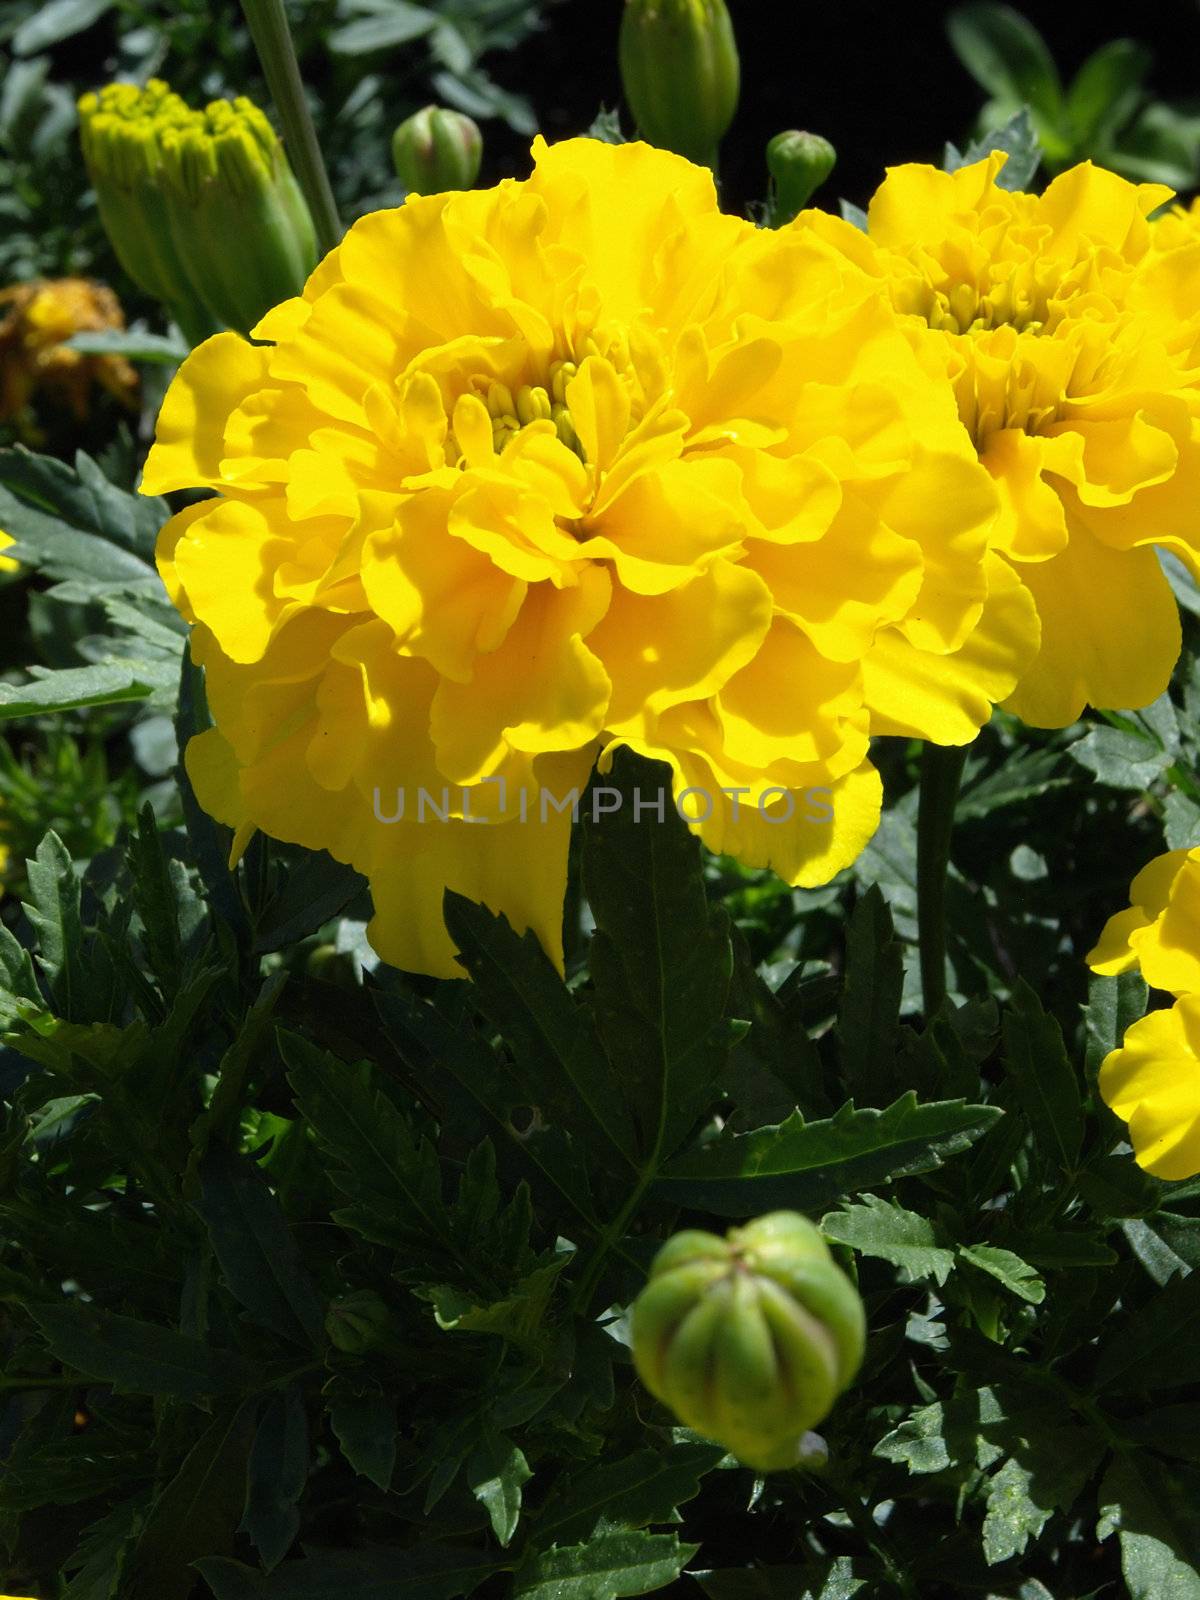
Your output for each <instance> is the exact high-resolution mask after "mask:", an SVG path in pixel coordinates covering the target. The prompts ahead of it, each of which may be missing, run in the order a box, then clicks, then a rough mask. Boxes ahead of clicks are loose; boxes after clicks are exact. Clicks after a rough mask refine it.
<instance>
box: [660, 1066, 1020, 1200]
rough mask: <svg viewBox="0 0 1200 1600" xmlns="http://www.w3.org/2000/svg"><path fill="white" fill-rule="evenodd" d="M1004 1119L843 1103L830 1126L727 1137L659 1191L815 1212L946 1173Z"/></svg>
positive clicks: (961, 1110) (678, 1164) (794, 1120)
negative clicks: (920, 1176) (923, 1175)
mask: <svg viewBox="0 0 1200 1600" xmlns="http://www.w3.org/2000/svg"><path fill="white" fill-rule="evenodd" d="M1001 1115H1002V1113H1001V1112H1000V1111H999V1109H998V1108H996V1107H994V1106H972V1105H967V1104H966V1103H965V1102H964V1101H962V1100H943V1101H936V1102H934V1103H932V1104H929V1105H918V1104H917V1098H916V1095H914V1094H912V1093H909V1094H905V1095H902V1096H901V1097H900V1099H899V1100H897V1101H896V1102H895V1104H894V1105H891V1106H889V1107H888V1108H887V1109H886V1110H884V1111H876V1110H873V1109H864V1110H862V1111H856V1110H855V1109H854V1106H853V1105H845V1106H843V1107H842V1109H841V1110H840V1111H838V1112H837V1113H836V1115H834V1116H833V1117H830V1118H828V1119H827V1120H826V1121H824V1122H808V1123H806V1122H805V1120H804V1118H803V1116H802V1115H801V1114H800V1112H796V1113H795V1115H794V1116H791V1117H789V1118H788V1120H787V1121H786V1122H783V1123H780V1124H779V1125H778V1126H777V1127H773V1128H759V1129H757V1130H756V1131H755V1132H754V1133H748V1134H743V1135H737V1136H732V1137H721V1138H719V1139H714V1140H712V1141H711V1142H710V1143H709V1144H706V1145H705V1146H704V1147H703V1148H702V1149H700V1150H696V1151H689V1152H687V1153H685V1154H684V1155H682V1156H679V1157H677V1158H676V1160H674V1161H673V1162H671V1164H670V1165H669V1166H668V1167H667V1169H666V1170H665V1171H664V1172H663V1174H662V1176H661V1178H660V1180H659V1182H658V1184H657V1185H656V1191H657V1193H658V1194H659V1195H661V1196H662V1198H663V1199H665V1200H668V1201H669V1202H670V1203H671V1204H674V1205H689V1206H695V1207H698V1208H699V1209H702V1210H707V1211H713V1212H715V1213H716V1214H717V1215H718V1216H725V1217H749V1216H754V1215H756V1214H757V1213H759V1212H763V1211H771V1210H774V1209H775V1208H776V1207H792V1208H794V1209H796V1210H800V1211H805V1210H813V1209H815V1208H816V1207H818V1206H823V1205H828V1204H829V1203H830V1202H831V1201H833V1200H836V1199H837V1197H838V1196H839V1195H843V1194H852V1193H855V1192H856V1191H858V1190H860V1189H865V1188H868V1187H869V1186H870V1185H872V1184H877V1183H884V1182H886V1181H887V1180H888V1179H889V1178H894V1177H900V1176H905V1175H908V1174H911V1173H915V1172H929V1171H932V1170H934V1169H936V1168H937V1167H940V1166H941V1165H942V1163H943V1161H945V1160H946V1159H947V1158H948V1157H950V1156H952V1155H957V1154H958V1153H959V1152H960V1151H962V1150H965V1149H966V1148H967V1146H968V1145H970V1144H971V1143H972V1142H973V1141H974V1140H975V1139H977V1138H978V1137H979V1136H980V1135H981V1134H982V1133H984V1132H985V1131H986V1130H987V1129H988V1128H989V1127H990V1126H991V1125H992V1124H993V1123H994V1122H995V1121H996V1120H997V1118H999V1117H1000V1116H1001Z"/></svg>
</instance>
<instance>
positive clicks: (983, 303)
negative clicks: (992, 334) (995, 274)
mask: <svg viewBox="0 0 1200 1600" xmlns="http://www.w3.org/2000/svg"><path fill="white" fill-rule="evenodd" d="M920 315H923V316H924V318H925V320H926V321H927V322H928V324H929V326H930V327H931V328H940V329H942V330H943V331H944V332H946V333H985V332H988V331H990V330H991V329H993V328H1004V327H1007V328H1015V329H1016V331H1017V332H1018V333H1040V332H1041V331H1042V329H1043V328H1044V327H1045V324H1046V304H1045V300H1044V297H1043V296H1041V295H1039V294H1038V293H1037V292H1036V289H1035V286H1034V285H1032V284H1021V283H1019V282H1018V275H1017V274H1016V273H1014V274H1013V275H1012V276H1011V277H1009V278H1006V279H1004V280H1003V281H1002V282H1000V283H995V284H992V285H991V286H990V287H989V288H988V289H987V291H986V292H983V293H981V292H980V290H979V288H978V286H977V285H975V284H973V283H956V284H955V285H954V286H953V288H951V289H946V290H943V289H933V288H932V287H931V288H930V291H929V299H928V303H927V305H926V306H925V307H924V308H923V310H922V311H921V313H920Z"/></svg>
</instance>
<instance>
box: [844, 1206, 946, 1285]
mask: <svg viewBox="0 0 1200 1600" xmlns="http://www.w3.org/2000/svg"><path fill="white" fill-rule="evenodd" d="M821 1231H822V1232H823V1233H824V1234H825V1235H826V1236H827V1237H828V1238H830V1239H836V1240H837V1241H838V1243H839V1244H846V1245H850V1246H851V1248H852V1249H854V1250H857V1251H858V1252H859V1253H860V1254H861V1255H867V1256H878V1257H879V1258H880V1259H881V1260H883V1261H890V1262H891V1263H892V1265H893V1266H895V1267H899V1268H900V1269H901V1270H902V1271H903V1273H904V1274H905V1281H906V1282H909V1283H913V1282H917V1281H918V1280H920V1279H922V1278H930V1279H932V1281H933V1282H934V1283H936V1284H943V1283H945V1281H946V1279H947V1278H948V1277H949V1276H950V1273H951V1272H952V1271H953V1269H954V1250H953V1249H952V1248H947V1246H946V1245H944V1244H940V1243H939V1242H938V1241H939V1237H940V1236H939V1234H938V1231H937V1228H936V1227H935V1225H934V1224H933V1223H932V1222H931V1221H930V1220H929V1218H928V1217H922V1216H918V1214H917V1213H916V1212H915V1211H906V1210H905V1209H904V1207H903V1206H898V1205H895V1204H893V1202H892V1201H890V1200H881V1199H880V1198H879V1196H878V1195H874V1194H867V1195H864V1196H863V1198H862V1203H861V1204H858V1205H852V1206H846V1207H845V1208H844V1209H843V1210H841V1211H831V1212H828V1213H827V1214H826V1215H825V1216H824V1217H822V1218H821Z"/></svg>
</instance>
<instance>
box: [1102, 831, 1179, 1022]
mask: <svg viewBox="0 0 1200 1600" xmlns="http://www.w3.org/2000/svg"><path fill="white" fill-rule="evenodd" d="M1129 900H1130V904H1129V908H1128V909H1127V910H1125V911H1118V912H1117V913H1116V915H1115V916H1112V917H1110V918H1109V919H1108V921H1107V922H1106V923H1105V925H1104V931H1103V933H1102V934H1101V935H1100V938H1099V940H1098V942H1097V944H1096V947H1095V949H1094V950H1091V951H1089V953H1088V957H1087V961H1088V965H1089V966H1090V967H1091V968H1092V970H1093V972H1099V973H1102V974H1105V975H1114V974H1116V973H1119V972H1132V971H1134V970H1139V971H1140V972H1141V974H1142V976H1143V978H1145V980H1146V982H1147V983H1148V984H1150V985H1151V986H1152V987H1153V988H1155V989H1167V990H1169V991H1170V993H1171V994H1175V995H1179V994H1187V993H1190V992H1192V991H1193V990H1195V991H1197V992H1200V848H1196V849H1193V850H1169V851H1168V852H1167V853H1166V855H1162V856H1157V857H1156V858H1155V859H1154V860H1153V861H1151V862H1150V864H1149V866H1146V867H1143V868H1142V870H1141V871H1140V872H1139V873H1138V875H1137V877H1136V878H1135V879H1134V880H1133V883H1132V885H1131V886H1130V890H1129Z"/></svg>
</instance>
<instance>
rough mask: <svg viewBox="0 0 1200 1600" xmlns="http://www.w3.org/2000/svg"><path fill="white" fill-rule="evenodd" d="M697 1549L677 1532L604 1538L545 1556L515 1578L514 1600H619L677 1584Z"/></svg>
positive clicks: (617, 1534)
mask: <svg viewBox="0 0 1200 1600" xmlns="http://www.w3.org/2000/svg"><path fill="white" fill-rule="evenodd" d="M698 1548H699V1546H698V1545H688V1544H683V1545H681V1544H680V1543H679V1540H678V1538H677V1537H676V1536H675V1534H673V1533H642V1532H638V1533H604V1534H601V1535H599V1537H597V1538H595V1539H590V1540H589V1541H588V1543H587V1544H576V1545H566V1546H565V1547H563V1548H561V1549H551V1550H546V1551H543V1552H542V1553H541V1554H540V1555H537V1556H534V1557H533V1558H532V1559H531V1560H530V1561H527V1562H526V1563H525V1564H524V1565H523V1566H521V1567H520V1568H519V1569H518V1571H517V1572H516V1573H515V1574H514V1575H513V1590H512V1592H513V1600H518V1597H520V1600H621V1597H622V1596H625V1595H638V1594H649V1593H651V1592H652V1591H653V1590H654V1589H662V1588H664V1587H665V1586H666V1585H667V1584H668V1583H671V1582H673V1581H674V1580H675V1579H676V1578H677V1577H678V1576H679V1574H680V1573H681V1572H682V1571H683V1568H684V1565H685V1564H686V1563H687V1562H688V1561H689V1560H690V1559H691V1558H692V1556H693V1555H695V1553H696V1551H697V1549H698Z"/></svg>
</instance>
